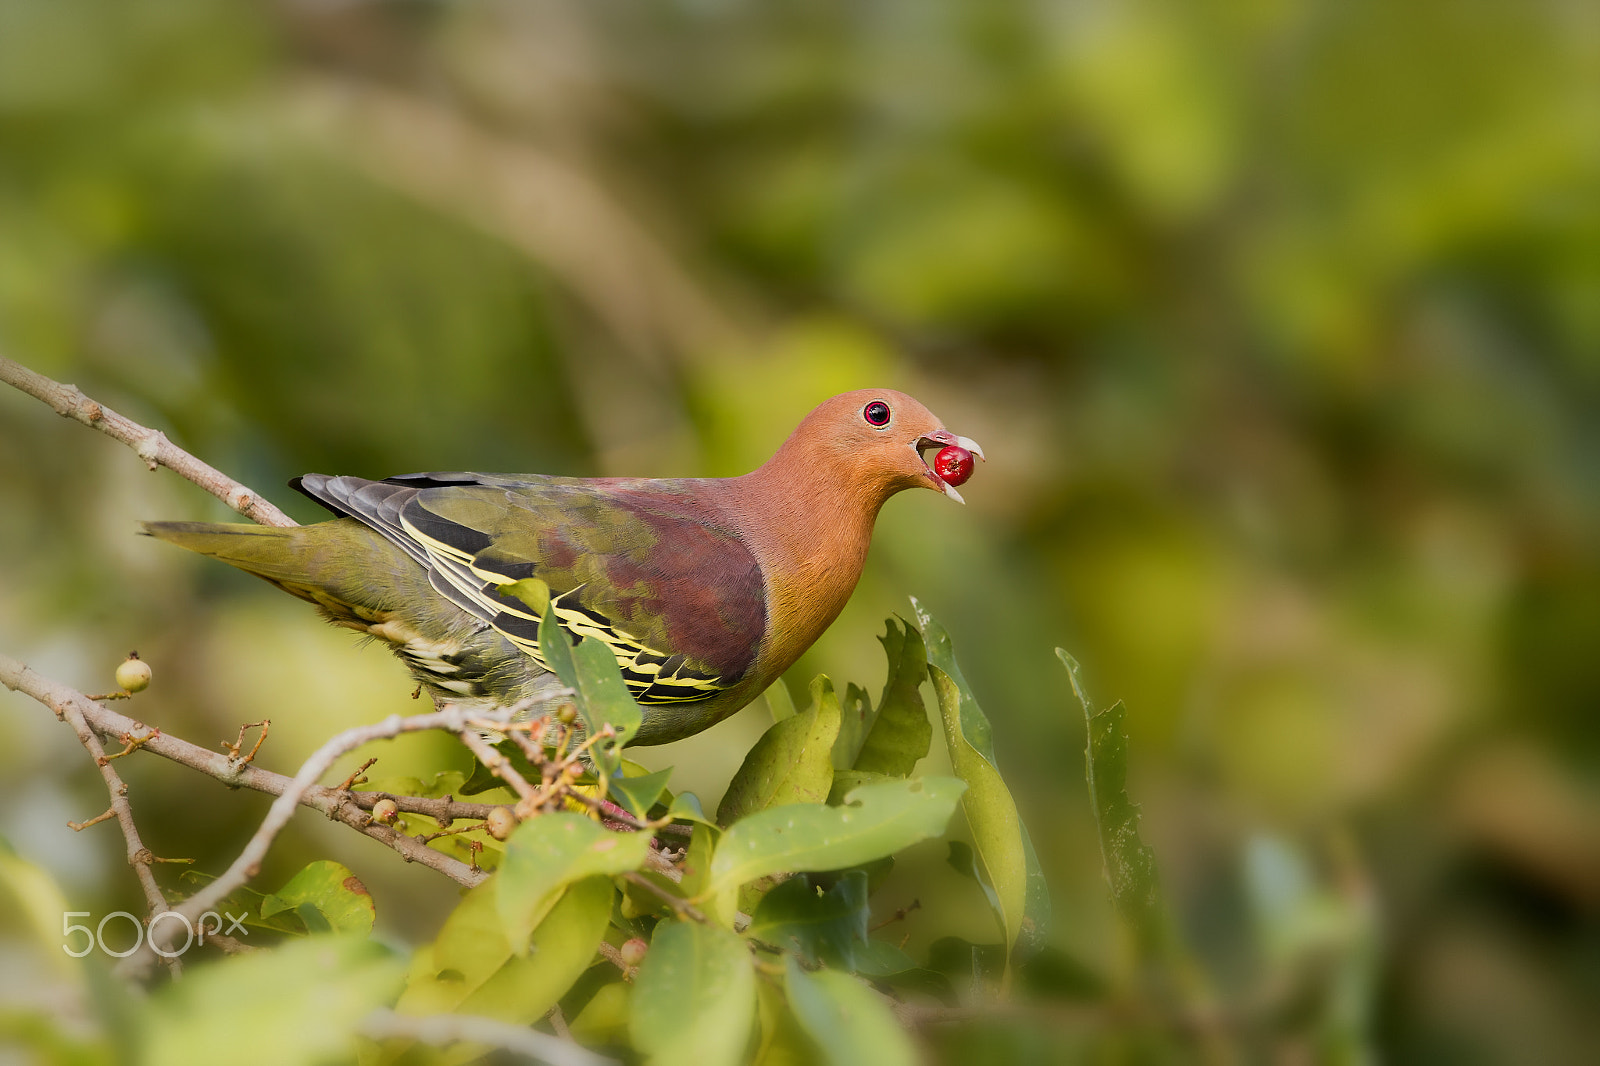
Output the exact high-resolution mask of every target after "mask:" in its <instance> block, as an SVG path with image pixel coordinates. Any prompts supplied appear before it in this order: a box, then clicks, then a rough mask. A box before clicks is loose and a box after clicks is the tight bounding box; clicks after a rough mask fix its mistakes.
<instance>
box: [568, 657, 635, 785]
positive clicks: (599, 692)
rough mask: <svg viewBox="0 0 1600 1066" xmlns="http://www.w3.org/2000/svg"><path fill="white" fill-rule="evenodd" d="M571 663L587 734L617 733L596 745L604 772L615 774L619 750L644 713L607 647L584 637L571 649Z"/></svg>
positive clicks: (633, 732) (633, 731)
mask: <svg viewBox="0 0 1600 1066" xmlns="http://www.w3.org/2000/svg"><path fill="white" fill-rule="evenodd" d="M572 660H573V665H574V667H575V668H576V670H577V675H578V686H577V688H578V694H579V695H580V696H581V697H582V698H581V699H580V700H579V702H578V709H579V711H581V712H582V713H583V716H584V718H583V720H584V725H585V726H587V727H588V732H589V733H590V734H593V733H594V732H595V731H596V730H598V729H599V728H600V727H602V726H605V725H610V726H612V727H613V728H615V729H616V731H617V736H616V738H615V739H614V740H610V741H607V742H605V743H604V744H596V745H595V748H596V749H601V751H600V754H601V755H603V756H606V762H607V765H606V769H607V770H610V771H615V769H616V768H617V765H618V764H619V761H620V760H621V758H622V755H621V752H622V746H623V745H624V744H626V743H627V742H628V739H629V738H630V737H632V736H633V735H634V734H635V733H637V732H638V731H639V724H640V723H641V722H642V721H643V720H644V716H643V712H641V711H640V710H639V704H638V702H637V701H635V700H634V698H633V693H631V692H629V691H628V686H627V685H625V684H623V682H622V670H621V668H620V667H618V666H617V657H616V655H615V654H613V653H612V651H611V648H610V647H609V646H607V645H606V644H604V643H602V642H601V641H599V640H595V639H594V638H592V637H585V638H584V639H583V640H581V641H579V642H578V645H577V647H575V648H573V649H572ZM598 761H600V760H599V759H597V762H598Z"/></svg>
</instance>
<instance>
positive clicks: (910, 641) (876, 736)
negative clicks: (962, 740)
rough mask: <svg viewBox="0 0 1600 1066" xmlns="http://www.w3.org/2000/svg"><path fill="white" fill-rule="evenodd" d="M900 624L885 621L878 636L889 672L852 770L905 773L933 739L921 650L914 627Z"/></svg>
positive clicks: (924, 655) (925, 665)
mask: <svg viewBox="0 0 1600 1066" xmlns="http://www.w3.org/2000/svg"><path fill="white" fill-rule="evenodd" d="M901 626H903V627H904V628H900V627H898V626H896V625H895V620H894V619H893V618H889V619H885V622H884V627H885V632H884V635H883V636H881V637H879V638H878V642H879V643H881V644H882V645H883V651H884V654H885V655H887V656H888V658H889V676H888V678H887V680H885V681H884V683H883V697H882V698H881V699H880V700H879V701H878V717H877V719H876V720H875V721H874V722H873V723H872V729H871V731H870V732H868V733H867V737H866V740H865V742H864V743H863V744H862V745H861V752H860V754H858V755H857V756H856V759H855V763H854V764H853V765H854V768H855V769H857V770H862V771H867V772H871V773H880V774H888V775H890V776H891V777H909V776H910V775H911V771H912V770H913V769H915V768H916V765H917V762H918V760H920V759H922V758H923V757H924V756H926V755H927V754H928V745H929V743H930V742H931V741H932V740H933V725H932V724H931V723H930V722H929V721H928V711H927V708H925V707H924V706H923V705H922V692H921V688H922V682H923V681H924V680H925V679H926V678H927V676H928V657H927V651H926V649H925V648H924V647H923V644H922V634H921V633H919V632H917V630H916V629H915V627H913V626H912V625H911V624H910V623H907V622H903V621H902V623H901Z"/></svg>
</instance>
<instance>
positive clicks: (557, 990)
mask: <svg viewBox="0 0 1600 1066" xmlns="http://www.w3.org/2000/svg"><path fill="white" fill-rule="evenodd" d="M615 895H616V889H615V888H614V887H613V886H612V884H611V879H610V878H609V877H600V876H596V877H589V878H585V879H584V880H581V881H576V882H574V883H573V884H571V885H569V886H568V887H567V890H566V892H564V893H563V894H562V895H561V898H560V899H559V900H557V901H556V904H555V906H553V907H552V908H550V911H549V913H548V914H547V915H545V917H544V919H543V920H542V921H540V922H539V924H538V926H537V927H536V928H535V929H534V930H533V936H532V938H531V940H530V941H529V943H528V950H527V952H526V954H525V955H523V956H522V957H520V958H519V957H516V956H512V957H510V958H508V959H507V960H506V962H505V964H504V965H503V966H501V967H500V968H499V969H498V970H496V971H495V973H494V974H493V975H492V976H491V977H490V978H489V979H488V980H487V981H485V982H484V983H483V984H482V985H480V986H479V987H478V988H477V989H475V990H474V991H473V992H472V994H471V995H469V996H468V997H467V998H466V999H465V1000H464V1001H463V1002H462V1003H461V1006H460V1012H461V1013H463V1014H478V1015H483V1016H485V1017H489V1018H498V1019H500V1020H501V1021H506V1022H518V1023H527V1022H532V1021H534V1020H536V1019H538V1018H541V1017H543V1016H544V1015H545V1014H546V1013H547V1012H549V1010H550V1008H551V1007H553V1006H555V1004H556V1001H557V1000H559V999H560V998H561V996H562V995H563V994H564V993H565V992H566V991H567V989H569V988H571V987H572V984H573V982H574V981H576V980H577V979H578V977H579V976H580V975H581V974H582V973H583V972H584V971H585V970H586V969H588V968H589V964H590V963H591V962H593V961H594V957H595V950H596V949H597V948H599V946H600V939H601V937H603V936H605V931H606V924H607V922H608V921H609V920H610V918H611V902H612V897H613V896H615Z"/></svg>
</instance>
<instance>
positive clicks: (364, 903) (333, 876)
mask: <svg viewBox="0 0 1600 1066" xmlns="http://www.w3.org/2000/svg"><path fill="white" fill-rule="evenodd" d="M303 906H310V907H312V908H315V910H316V912H317V913H318V914H321V915H322V917H323V918H324V919H326V921H327V923H328V925H329V927H330V928H331V929H332V931H333V932H335V933H359V934H360V935H362V936H365V935H367V934H368V933H370V932H372V923H373V920H374V919H375V918H376V917H377V912H376V911H375V910H374V908H373V906H372V893H370V892H368V891H367V886H366V885H364V884H362V883H361V879H360V878H358V877H357V876H356V875H355V874H353V873H351V872H350V869H349V867H347V866H344V865H342V864H340V863H337V862H333V861H332V860H330V859H319V860H318V861H316V862H314V863H311V864H310V865H308V866H306V867H305V868H304V869H302V870H301V871H300V872H299V873H297V874H295V875H294V876H293V877H291V878H289V883H288V884H286V885H284V886H283V887H282V888H280V889H278V891H276V892H274V893H272V894H271V895H269V896H267V897H266V899H264V900H262V901H261V916H262V917H263V918H271V917H272V916H273V915H275V914H277V913H279V912H280V911H286V910H299V908H301V907H303ZM304 917H305V916H304V913H303V912H302V920H304ZM306 924H307V926H308V927H310V926H311V922H309V921H308V922H307V923H306Z"/></svg>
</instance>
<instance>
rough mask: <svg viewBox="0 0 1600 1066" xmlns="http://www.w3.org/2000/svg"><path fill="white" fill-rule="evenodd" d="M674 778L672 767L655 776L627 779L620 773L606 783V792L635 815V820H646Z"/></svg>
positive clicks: (641, 775)
mask: <svg viewBox="0 0 1600 1066" xmlns="http://www.w3.org/2000/svg"><path fill="white" fill-rule="evenodd" d="M671 778H672V767H670V766H669V767H667V768H666V769H665V770H657V771H656V772H655V773H653V774H648V773H642V774H639V775H638V776H637V777H627V776H625V774H622V773H619V774H614V775H612V778H611V780H610V781H608V782H606V791H607V793H609V794H610V795H611V797H612V798H613V799H615V800H617V801H618V802H619V803H620V804H621V805H622V806H623V807H625V808H627V809H628V810H629V811H631V812H632V813H633V816H634V817H635V818H645V817H647V816H648V815H649V814H650V808H651V807H653V806H655V803H656V800H658V799H660V798H661V793H663V792H665V791H666V789H667V781H669V780H670V779H671Z"/></svg>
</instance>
